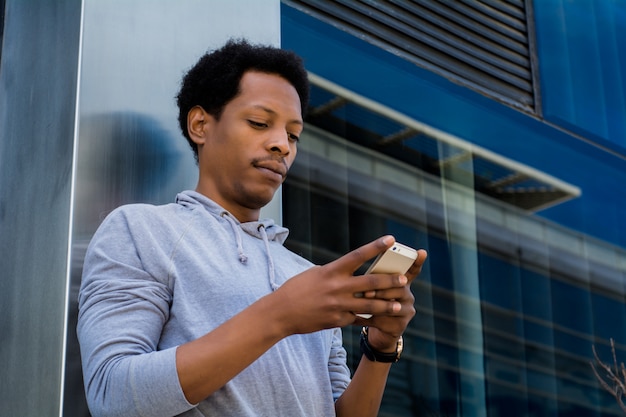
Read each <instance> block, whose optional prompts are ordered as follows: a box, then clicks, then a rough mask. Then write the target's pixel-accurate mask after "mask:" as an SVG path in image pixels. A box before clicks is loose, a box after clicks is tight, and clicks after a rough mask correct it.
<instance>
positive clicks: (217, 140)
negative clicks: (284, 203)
mask: <svg viewBox="0 0 626 417" xmlns="http://www.w3.org/2000/svg"><path fill="white" fill-rule="evenodd" d="M188 126H189V132H190V136H191V138H192V139H193V140H194V142H196V143H197V144H198V162H199V167H200V177H199V181H198V187H197V191H199V192H200V193H202V194H204V195H206V196H207V197H209V198H211V199H212V200H213V201H215V202H216V203H218V204H220V205H221V206H222V207H224V208H225V209H227V210H228V211H229V212H231V213H232V214H233V215H234V216H235V217H237V218H238V219H239V220H240V221H251V220H257V219H258V215H259V210H260V209H261V207H263V206H264V205H266V204H267V203H269V201H270V200H271V199H272V197H273V195H274V193H275V192H276V190H277V189H278V187H279V186H280V184H282V182H283V181H284V180H285V178H286V176H287V171H288V170H289V168H290V167H291V164H292V163H293V161H294V159H295V157H296V153H297V147H296V145H297V141H298V137H299V136H300V133H301V132H302V128H303V121H302V114H301V110H300V98H299V96H298V93H297V92H296V90H295V88H294V87H293V86H292V85H291V84H290V83H289V82H288V81H286V80H285V79H284V78H282V77H280V76H278V75H275V74H266V73H261V72H253V71H250V72H247V73H245V74H244V76H243V77H242V79H241V82H240V94H239V95H238V96H236V97H235V98H234V99H233V100H231V101H230V102H229V103H228V104H227V105H226V106H225V108H224V111H223V112H222V115H221V116H220V118H219V120H216V119H215V118H214V117H213V116H211V115H209V114H208V113H206V112H205V111H204V110H203V109H202V108H201V107H194V108H193V109H192V110H191V111H190V112H189V115H188Z"/></svg>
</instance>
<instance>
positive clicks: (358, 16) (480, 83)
mask: <svg viewBox="0 0 626 417" xmlns="http://www.w3.org/2000/svg"><path fill="white" fill-rule="evenodd" d="M527 1H529V0H463V1H459V0H413V1H411V0H332V1H328V0H283V3H285V4H286V5H288V6H291V7H293V8H295V9H297V10H300V11H302V12H304V13H307V14H309V15H311V16H313V17H315V18H317V19H319V20H322V21H324V22H327V23H329V24H332V25H333V26H335V27H337V28H339V29H341V30H344V31H347V32H349V33H351V34H353V35H355V36H356V37H358V38H360V39H363V40H365V41H367V42H370V43H372V44H374V45H377V46H379V47H381V48H383V49H385V50H387V51H389V52H392V53H394V54H396V55H398V56H400V57H402V58H404V59H406V60H408V61H410V62H413V63H414V64H416V65H418V66H420V67H423V68H425V69H427V70H429V71H433V72H435V73H437V74H440V75H442V76H444V77H446V78H447V79H449V80H451V81H452V82H455V83H457V84H460V85H463V86H466V87H469V88H472V89H474V90H476V91H478V92H480V93H481V94H484V95H487V96H490V97H492V98H494V99H496V100H498V101H501V102H504V103H506V104H508V105H510V106H513V107H516V108H518V109H520V110H523V111H526V112H531V113H535V112H537V113H539V109H537V108H536V106H535V103H536V101H535V99H534V96H535V88H536V85H537V83H536V82H534V73H535V72H536V71H534V70H533V69H534V66H533V65H534V64H533V58H532V56H533V55H534V54H533V53H531V51H532V50H533V49H534V43H533V37H532V36H530V35H532V30H529V28H528V25H529V22H532V19H530V18H529V13H530V11H531V9H530V4H526V2H527Z"/></svg>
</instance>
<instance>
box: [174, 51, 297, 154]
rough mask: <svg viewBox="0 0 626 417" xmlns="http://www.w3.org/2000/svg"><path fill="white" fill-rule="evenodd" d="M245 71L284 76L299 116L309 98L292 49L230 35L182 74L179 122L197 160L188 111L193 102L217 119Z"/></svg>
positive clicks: (196, 149) (235, 90) (237, 88)
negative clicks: (295, 96)
mask: <svg viewBox="0 0 626 417" xmlns="http://www.w3.org/2000/svg"><path fill="white" fill-rule="evenodd" d="M247 71H259V72H264V73H268V74H276V75H279V76H281V77H283V78H284V79H285V80H287V81H288V82H289V83H290V84H291V85H293V87H294V88H295V89H296V92H297V93H298V96H299V97H300V105H301V110H302V116H303V117H304V114H305V112H306V106H307V103H308V101H309V81H308V77H307V73H306V70H305V68H304V63H303V61H302V58H301V57H299V56H298V55H297V54H295V53H294V52H292V51H286V50H283V49H280V48H276V47H273V46H268V45H252V44H250V43H248V41H246V40H245V39H238V40H235V39H231V40H229V41H228V42H227V43H226V44H225V45H224V46H222V47H221V48H219V49H217V50H214V51H211V52H208V53H206V54H205V55H203V56H202V57H201V58H200V60H199V61H198V62H197V63H196V64H195V65H194V66H193V67H192V68H191V69H190V70H189V71H188V72H187V74H186V75H185V76H184V77H183V80H182V83H181V88H180V91H179V92H178V95H177V96H176V102H177V104H178V110H179V113H178V123H179V125H180V129H181V130H182V132H183V135H184V136H185V138H186V139H187V142H189V145H190V146H191V149H192V150H193V152H194V156H195V158H196V161H197V160H198V146H197V145H196V144H195V143H194V142H193V141H192V140H191V138H190V137H189V132H188V131H187V114H188V113H189V111H190V110H191V109H192V108H193V107H195V106H201V107H202V108H203V109H204V110H205V111H206V112H207V113H209V114H211V115H212V116H213V117H215V118H216V119H219V118H220V116H221V114H222V112H223V110H224V107H225V106H226V104H228V103H229V102H230V101H231V100H232V99H234V98H235V97H236V96H237V95H238V94H239V93H240V88H239V84H240V81H241V78H242V77H243V75H244V74H245V73H246V72H247Z"/></svg>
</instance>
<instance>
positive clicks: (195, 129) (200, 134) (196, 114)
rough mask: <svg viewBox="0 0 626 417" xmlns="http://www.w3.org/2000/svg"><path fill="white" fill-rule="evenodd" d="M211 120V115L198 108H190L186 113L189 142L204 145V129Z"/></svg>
mask: <svg viewBox="0 0 626 417" xmlns="http://www.w3.org/2000/svg"><path fill="white" fill-rule="evenodd" d="M212 119H213V118H212V117H211V115H210V114H208V113H207V112H206V111H204V109H203V108H202V107H200V106H194V107H192V108H191V110H189V113H187V131H188V132H189V137H190V138H191V140H192V141H194V143H196V144H197V145H202V144H204V142H205V140H206V138H205V133H206V129H207V127H208V125H209V124H210V123H211V121H212Z"/></svg>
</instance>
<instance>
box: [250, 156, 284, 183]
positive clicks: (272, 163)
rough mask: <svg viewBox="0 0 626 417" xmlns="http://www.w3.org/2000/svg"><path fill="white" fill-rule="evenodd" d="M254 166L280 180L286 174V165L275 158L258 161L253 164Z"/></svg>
mask: <svg viewBox="0 0 626 417" xmlns="http://www.w3.org/2000/svg"><path fill="white" fill-rule="evenodd" d="M254 167H255V168H257V169H259V170H261V171H263V172H264V173H266V174H267V175H268V176H270V177H273V178H274V179H277V180H279V181H280V182H282V181H283V180H284V179H285V177H286V176H287V167H286V166H285V164H284V162H280V161H276V160H265V161H258V162H256V163H255V164H254Z"/></svg>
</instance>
